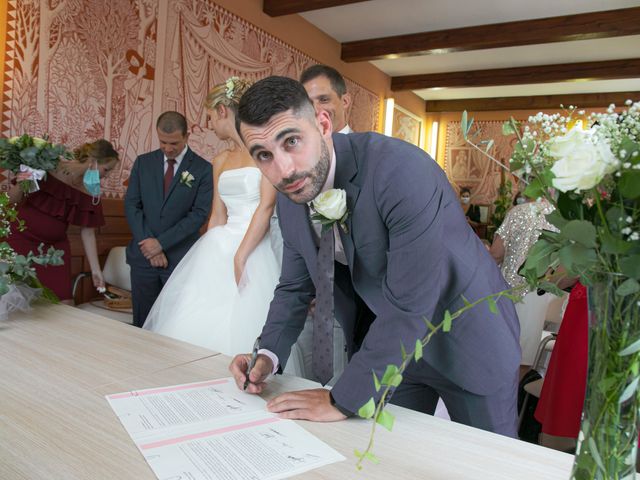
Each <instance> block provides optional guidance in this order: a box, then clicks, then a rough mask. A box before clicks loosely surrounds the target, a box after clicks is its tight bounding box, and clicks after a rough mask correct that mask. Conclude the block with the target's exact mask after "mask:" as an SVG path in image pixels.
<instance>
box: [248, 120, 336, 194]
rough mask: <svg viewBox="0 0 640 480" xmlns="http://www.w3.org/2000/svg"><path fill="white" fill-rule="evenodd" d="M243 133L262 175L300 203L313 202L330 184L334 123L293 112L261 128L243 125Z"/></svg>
mask: <svg viewBox="0 0 640 480" xmlns="http://www.w3.org/2000/svg"><path fill="white" fill-rule="evenodd" d="M240 132H241V134H242V138H243V140H244V143H245V145H246V146H247V149H248V150H249V153H250V154H251V157H252V158H253V160H254V161H255V162H256V165H257V166H258V168H259V169H260V170H261V171H262V174H263V175H264V176H265V177H267V179H268V180H269V181H270V182H271V183H272V184H273V185H274V186H275V187H276V188H277V189H278V190H279V191H280V192H282V193H284V194H285V195H286V196H287V197H289V198H290V199H291V200H292V201H294V202H296V203H306V202H309V201H311V200H313V199H314V198H315V197H316V196H317V195H318V193H320V190H321V189H322V187H323V185H324V184H325V182H326V180H327V175H328V173H329V166H330V163H331V148H330V147H331V146H332V144H331V120H330V119H329V116H328V114H327V113H326V112H318V115H317V117H314V116H313V114H311V115H308V114H305V112H301V113H300V114H298V115H296V114H294V113H293V112H292V111H291V110H288V111H286V112H283V113H279V114H277V115H274V116H273V117H271V119H269V121H268V122H267V123H266V124H264V125H261V126H255V125H247V124H244V123H243V124H241V126H240Z"/></svg>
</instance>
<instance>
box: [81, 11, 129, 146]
mask: <svg viewBox="0 0 640 480" xmlns="http://www.w3.org/2000/svg"><path fill="white" fill-rule="evenodd" d="M86 5H87V6H86V8H85V9H84V11H83V12H82V14H81V15H80V18H79V19H78V21H77V31H78V34H79V36H80V38H82V40H84V42H85V43H86V46H87V52H88V54H89V60H90V61H91V62H92V63H93V65H94V68H95V69H97V71H98V72H99V73H100V75H101V77H102V79H103V81H104V86H105V99H104V101H105V103H104V105H105V112H104V138H108V139H110V138H111V133H112V132H111V122H112V108H113V106H112V102H113V91H114V82H115V81H116V79H118V78H119V77H122V76H124V75H125V74H126V67H127V63H126V58H125V52H126V51H127V50H128V49H130V48H135V47H136V45H137V42H138V17H137V15H136V14H135V13H136V12H135V11H134V9H133V6H132V4H131V2H130V1H129V0H110V1H109V2H103V1H102V0H88V1H87V2H86Z"/></svg>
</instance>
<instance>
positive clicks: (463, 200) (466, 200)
mask: <svg viewBox="0 0 640 480" xmlns="http://www.w3.org/2000/svg"><path fill="white" fill-rule="evenodd" d="M460 201H462V203H465V204H467V203H469V202H470V201H471V199H470V198H469V197H462V198H460Z"/></svg>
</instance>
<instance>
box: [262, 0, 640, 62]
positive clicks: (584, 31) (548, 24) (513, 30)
mask: <svg viewBox="0 0 640 480" xmlns="http://www.w3.org/2000/svg"><path fill="white" fill-rule="evenodd" d="M266 3H267V1H266V0H265V5H266ZM284 3H287V2H284ZM300 3H304V2H300ZM310 3H322V2H310ZM637 34H640V7H632V8H622V9H618V10H607V11H601V12H591V13H582V14H578V15H566V16H561V17H550V18H540V19H535V20H521V21H517V22H507V23H496V24H492V25H478V26H474V27H464V28H455V29H450V30H439V31H436V32H424V33H414V34H408V35H398V36H395V37H385V38H372V39H369V40H357V41H353V42H345V43H343V44H342V55H341V56H342V60H344V61H345V62H362V61H370V60H381V59H388V58H398V57H409V56H415V55H429V54H436V53H450V52H464V51H469V50H480V49H487V48H501V47H514V46H521V45H537V44H544V43H553V42H568V41H573V40H589V39H594V38H609V37H620V36H624V35H637Z"/></svg>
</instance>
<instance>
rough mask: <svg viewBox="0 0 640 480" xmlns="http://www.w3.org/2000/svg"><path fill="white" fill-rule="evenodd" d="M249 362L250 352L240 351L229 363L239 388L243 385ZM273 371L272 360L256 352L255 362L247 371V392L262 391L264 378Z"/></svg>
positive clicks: (264, 382)
mask: <svg viewBox="0 0 640 480" xmlns="http://www.w3.org/2000/svg"><path fill="white" fill-rule="evenodd" d="M249 362H251V354H250V353H242V354H240V355H236V356H235V357H234V358H233V360H232V361H231V364H230V365H229V371H230V372H231V375H233V378H234V379H235V381H236V385H237V386H238V388H239V389H240V390H242V389H243V387H244V382H245V380H246V379H247V368H248V367H249ZM272 371H273V362H272V361H271V359H270V358H269V357H268V356H266V355H264V354H258V358H257V359H256V364H255V366H254V367H253V369H252V370H251V371H250V372H249V382H250V383H249V385H248V386H247V389H246V390H245V391H246V392H248V393H262V390H263V389H264V387H265V386H266V380H267V377H268V376H269V374H271V372H272Z"/></svg>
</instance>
